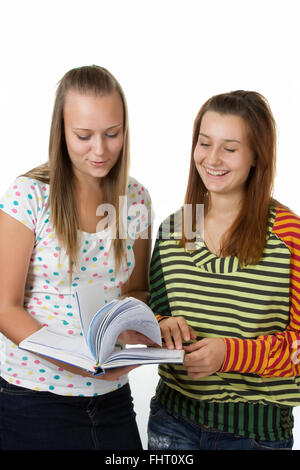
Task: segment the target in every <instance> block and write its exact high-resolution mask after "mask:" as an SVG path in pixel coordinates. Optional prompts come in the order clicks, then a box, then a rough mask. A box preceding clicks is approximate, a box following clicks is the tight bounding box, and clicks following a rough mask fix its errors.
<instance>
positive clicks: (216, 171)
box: [206, 168, 228, 176]
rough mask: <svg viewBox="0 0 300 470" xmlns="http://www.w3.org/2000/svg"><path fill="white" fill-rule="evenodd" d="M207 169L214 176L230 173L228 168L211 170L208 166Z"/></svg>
mask: <svg viewBox="0 0 300 470" xmlns="http://www.w3.org/2000/svg"><path fill="white" fill-rule="evenodd" d="M206 171H207V173H208V174H209V175H212V176H222V175H225V174H226V173H228V171H226V170H209V169H208V168H206Z"/></svg>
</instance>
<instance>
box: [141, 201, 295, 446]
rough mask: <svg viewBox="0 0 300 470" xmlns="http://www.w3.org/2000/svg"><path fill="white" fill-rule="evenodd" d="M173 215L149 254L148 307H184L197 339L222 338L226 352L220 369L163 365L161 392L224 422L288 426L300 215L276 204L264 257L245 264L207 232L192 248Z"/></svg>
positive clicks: (243, 430) (274, 434) (170, 402)
mask: <svg viewBox="0 0 300 470" xmlns="http://www.w3.org/2000/svg"><path fill="white" fill-rule="evenodd" d="M170 220H171V224H170V231H169V236H166V234H165V233H163V232H162V227H163V224H162V225H161V227H160V230H159V234H158V238H157V240H156V244H155V247H154V251H153V255H152V261H151V272H150V281H151V296H150V307H151V308H152V310H153V311H154V312H155V314H156V315H157V318H158V319H161V318H163V317H164V316H170V315H172V316H176V315H177V316H183V317H184V318H185V319H186V321H187V323H188V324H189V325H190V326H191V327H192V328H193V329H194V331H195V332H196V334H197V340H201V339H202V338H205V337H221V338H224V341H225V344H226V355H225V360H224V363H223V366H222V368H221V370H220V371H219V372H217V373H215V374H213V375H210V376H207V377H204V378H201V379H198V380H197V381H196V380H194V379H191V378H190V377H188V375H187V373H186V369H185V367H184V366H180V365H171V364H165V365H161V366H160V367H159V374H160V377H161V380H160V383H159V386H158V389H157V394H158V396H159V398H160V399H161V401H162V402H163V403H164V404H165V405H166V406H167V407H168V408H170V409H172V410H173V411H177V412H178V413H179V414H181V415H184V416H186V417H188V418H189V419H192V420H193V421H197V422H199V423H200V424H205V425H208V426H211V427H214V428H217V429H222V430H225V431H229V432H235V433H238V434H239V435H243V436H252V437H259V438H260V439H266V440H276V439H280V438H284V437H287V436H289V435H290V433H291V430H292V427H293V418H292V407H293V406H297V405H299V404H300V354H299V359H298V348H299V350H300V310H299V306H300V296H299V292H300V290H299V289H300V218H298V217H297V216H296V215H294V214H292V213H291V212H289V211H287V210H283V209H278V208H277V209H275V208H273V209H272V210H271V211H270V217H269V226H268V233H267V238H266V245H265V249H264V252H263V255H262V258H261V261H260V262H259V264H257V265H248V266H246V267H243V268H242V267H241V266H240V265H239V263H238V259H237V258H236V257H235V256H228V257H225V258H218V257H217V256H216V255H214V254H212V253H211V252H210V251H209V250H208V249H207V248H206V246H205V244H204V243H203V242H196V243H197V249H196V250H194V251H192V252H191V251H186V250H185V249H184V248H183V247H181V246H180V245H179V244H178V238H179V237H178V234H176V232H175V231H174V225H172V220H174V214H173V216H171V218H170ZM175 404H176V405H175ZM255 423H256V424H255Z"/></svg>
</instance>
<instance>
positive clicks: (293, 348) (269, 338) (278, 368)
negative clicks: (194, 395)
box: [221, 330, 300, 377]
mask: <svg viewBox="0 0 300 470" xmlns="http://www.w3.org/2000/svg"><path fill="white" fill-rule="evenodd" d="M224 341H225V344H226V354H225V360H224V363H223V366H222V368H221V372H240V373H247V374H257V375H260V376H261V377H272V376H273V377H292V376H297V375H300V361H299V359H298V348H299V344H300V333H299V331H292V330H286V331H284V332H281V333H277V334H274V335H264V336H259V337H258V338H256V339H249V340H241V339H235V338H224Z"/></svg>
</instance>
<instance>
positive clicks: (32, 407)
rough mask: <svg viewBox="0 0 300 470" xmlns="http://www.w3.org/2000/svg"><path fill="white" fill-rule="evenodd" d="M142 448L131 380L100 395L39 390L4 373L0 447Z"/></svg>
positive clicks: (0, 396)
mask: <svg viewBox="0 0 300 470" xmlns="http://www.w3.org/2000/svg"><path fill="white" fill-rule="evenodd" d="M12 449H14V450H25V449H26V450H71V449H73V450H108V449H109V450H121V449H122V450H127V449H130V450H132V449H134V450H135V449H138V450H141V449H142V445H141V440H140V436H139V433H138V429H137V425H136V421H135V412H134V410H133V404H132V398H131V393H130V388H129V385H128V384H127V385H125V386H123V387H122V388H120V389H118V390H116V391H114V392H111V393H108V394H105V395H102V396H98V397H69V396H61V395H55V394H53V393H50V392H36V391H33V390H29V389H26V388H22V387H17V386H15V385H11V384H9V383H7V382H6V381H5V380H4V379H2V378H1V377H0V450H12Z"/></svg>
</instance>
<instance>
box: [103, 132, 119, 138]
mask: <svg viewBox="0 0 300 470" xmlns="http://www.w3.org/2000/svg"><path fill="white" fill-rule="evenodd" d="M118 134H119V133H118V132H115V133H114V134H109V133H107V134H105V137H108V138H109V139H113V138H114V137H117V135H118Z"/></svg>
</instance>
